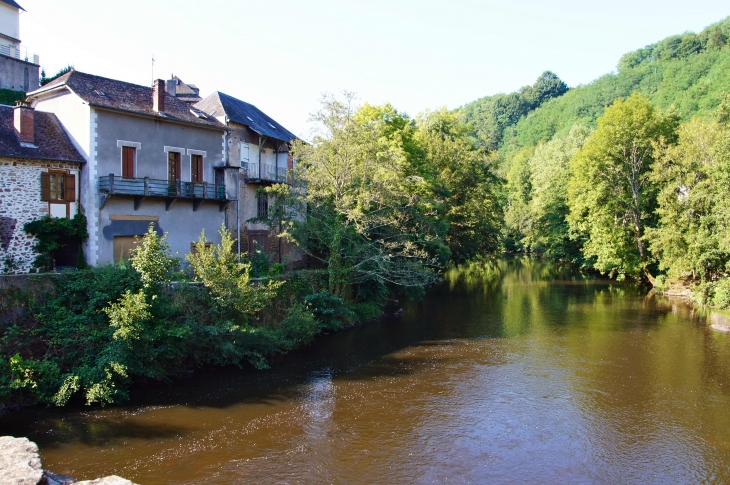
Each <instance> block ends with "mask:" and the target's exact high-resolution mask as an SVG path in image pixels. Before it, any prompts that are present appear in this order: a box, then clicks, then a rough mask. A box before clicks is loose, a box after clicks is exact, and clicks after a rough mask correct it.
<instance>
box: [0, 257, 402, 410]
mask: <svg viewBox="0 0 730 485" xmlns="http://www.w3.org/2000/svg"><path fill="white" fill-rule="evenodd" d="M228 263H230V265H228V266H225V265H227V264H228ZM210 264H211V268H203V269H202V270H201V272H203V273H204V274H203V275H202V276H200V277H199V278H198V279H200V280H202V281H187V282H173V281H165V280H164V279H163V280H158V281H155V280H150V279H149V274H146V273H145V272H144V271H141V272H140V271H138V270H136V269H133V268H130V267H129V266H125V265H117V266H104V267H99V268H94V269H89V270H84V271H75V272H68V273H63V274H61V275H57V274H56V275H32V276H27V277H12V278H11V277H8V278H4V279H3V280H2V284H3V290H2V292H0V413H4V412H7V411H11V410H16V409H19V408H20V407H24V406H32V405H35V404H37V403H43V404H51V405H56V406H62V405H64V404H65V403H66V402H68V401H69V400H74V401H76V402H78V401H79V400H81V399H85V401H86V403H87V404H93V403H99V404H101V405H104V404H110V403H118V402H123V401H125V400H127V399H128V397H129V389H130V386H131V385H132V384H133V383H135V382H138V381H140V380H141V381H166V380H170V379H173V378H175V377H177V376H180V375H185V374H187V373H189V372H191V371H192V370H194V369H197V368H200V367H207V366H226V365H235V366H239V367H242V366H249V365H250V366H253V367H255V368H257V369H265V368H267V367H268V366H269V361H270V360H271V359H272V358H274V357H276V356H277V355H282V354H286V353H287V352H290V351H291V350H294V349H297V348H300V347H303V346H306V345H307V344H309V343H310V342H312V341H313V340H314V339H315V337H316V336H317V335H319V334H321V333H324V332H331V331H336V330H340V329H344V328H349V327H352V326H354V325H357V324H360V323H363V322H368V321H372V320H373V319H374V318H377V317H379V316H380V315H382V313H383V310H384V308H385V306H386V305H387V303H388V301H389V300H388V299H387V296H388V295H387V293H385V294H377V293H376V294H375V296H374V297H366V298H363V297H362V296H360V297H359V299H360V301H357V300H356V301H354V302H353V301H346V300H344V299H342V298H339V297H336V296H333V295H331V294H330V293H328V291H327V276H328V274H327V271H323V270H301V271H297V272H293V273H289V274H287V275H284V276H276V277H272V278H268V279H261V278H257V279H253V278H248V276H247V273H246V271H244V270H245V266H242V267H240V268H239V266H238V263H236V262H235V260H233V261H231V262H226V263H221V262H220V260H217V261H213V262H212V263H210ZM216 265H217V266H216ZM223 266H225V267H223ZM236 275H238V276H236ZM234 276H235V277H234ZM158 277H159V275H158Z"/></svg>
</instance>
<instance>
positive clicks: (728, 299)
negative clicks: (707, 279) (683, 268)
mask: <svg viewBox="0 0 730 485" xmlns="http://www.w3.org/2000/svg"><path fill="white" fill-rule="evenodd" d="M708 296H709V298H708V303H709V304H710V305H712V306H714V307H717V308H728V307H730V278H722V279H719V280H717V281H715V282H713V283H712V284H711V285H710V288H709V291H708Z"/></svg>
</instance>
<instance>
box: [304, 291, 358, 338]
mask: <svg viewBox="0 0 730 485" xmlns="http://www.w3.org/2000/svg"><path fill="white" fill-rule="evenodd" d="M304 303H305V305H306V308H307V309H308V310H309V311H311V312H312V313H313V314H314V316H315V318H316V319H317V320H318V321H319V322H320V324H321V325H322V327H323V328H325V329H327V330H338V329H341V328H344V327H348V326H351V325H352V324H353V323H355V322H356V321H357V317H356V315H355V313H354V312H353V311H352V309H351V308H350V305H348V303H347V302H346V301H345V300H343V299H342V298H340V297H338V296H333V295H331V294H330V293H329V292H327V291H320V292H319V293H314V294H311V295H307V296H305V297H304Z"/></svg>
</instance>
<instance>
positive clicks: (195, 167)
mask: <svg viewBox="0 0 730 485" xmlns="http://www.w3.org/2000/svg"><path fill="white" fill-rule="evenodd" d="M190 180H191V182H193V183H194V184H202V183H203V155H190Z"/></svg>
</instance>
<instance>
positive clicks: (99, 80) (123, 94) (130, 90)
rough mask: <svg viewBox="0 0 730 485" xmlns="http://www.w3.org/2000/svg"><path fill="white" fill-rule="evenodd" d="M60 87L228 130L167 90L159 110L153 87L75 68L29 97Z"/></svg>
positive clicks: (95, 101) (93, 101)
mask: <svg viewBox="0 0 730 485" xmlns="http://www.w3.org/2000/svg"><path fill="white" fill-rule="evenodd" d="M59 86H66V87H68V88H69V89H70V90H71V91H73V92H74V93H76V95H78V96H79V97H80V98H81V99H83V100H84V101H86V102H87V103H89V104H90V105H92V106H99V107H103V108H109V109H114V110H119V111H129V112H132V113H138V114H142V115H145V116H151V117H154V118H158V119H160V120H169V121H177V122H181V123H190V124H194V125H201V126H208V127H211V128H219V129H225V127H224V126H223V125H222V124H221V123H220V122H218V120H216V119H215V118H213V117H209V116H206V115H205V114H204V113H198V114H197V115H196V113H194V112H193V111H191V109H190V105H189V104H187V103H185V102H184V101H181V100H179V99H176V98H175V97H174V96H170V94H168V93H167V92H166V93H165V111H164V113H159V112H157V111H154V110H153V109H152V88H149V87H146V86H140V85H138V84H132V83H127V82H124V81H117V80H115V79H109V78H105V77H101V76H94V75H92V74H86V73H83V72H79V71H76V70H72V71H70V72H68V73H66V74H64V75H63V76H60V77H58V78H56V79H54V80H53V81H51V82H50V83H48V84H46V85H45V86H41V88H40V89H37V90H35V91H33V92H31V93H28V98H30V99H33V98H36V97H37V96H39V95H40V94H41V93H43V92H45V91H48V90H50V89H53V88H57V87H59Z"/></svg>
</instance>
